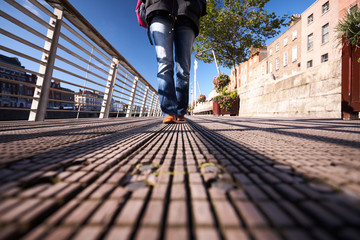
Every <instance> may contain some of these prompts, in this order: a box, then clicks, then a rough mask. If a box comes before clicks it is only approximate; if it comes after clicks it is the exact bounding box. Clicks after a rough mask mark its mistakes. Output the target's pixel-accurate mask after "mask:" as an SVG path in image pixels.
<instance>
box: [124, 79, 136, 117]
mask: <svg viewBox="0 0 360 240" xmlns="http://www.w3.org/2000/svg"><path fill="white" fill-rule="evenodd" d="M137 81H138V77H135V78H134V82H133V86H132V89H131V94H130V100H129V106H128V109H127V111H126V117H131V114H132V109H133V106H134V100H135V93H136V87H137Z"/></svg>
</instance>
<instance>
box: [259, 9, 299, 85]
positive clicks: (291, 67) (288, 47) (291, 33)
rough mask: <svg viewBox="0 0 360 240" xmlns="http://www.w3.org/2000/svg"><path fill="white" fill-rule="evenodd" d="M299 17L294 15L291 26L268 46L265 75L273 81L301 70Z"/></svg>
mask: <svg viewBox="0 0 360 240" xmlns="http://www.w3.org/2000/svg"><path fill="white" fill-rule="evenodd" d="M301 39H302V31H301V16H300V15H294V16H293V21H292V23H291V26H290V27H289V28H288V29H287V30H286V31H285V32H284V33H283V34H281V35H280V36H279V37H278V38H277V39H276V40H275V41H273V42H272V43H270V44H269V46H268V57H267V59H266V62H267V73H269V74H270V75H271V76H272V77H273V79H279V78H283V77H286V76H290V75H292V74H295V73H297V72H299V71H300V69H301Z"/></svg>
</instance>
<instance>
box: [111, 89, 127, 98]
mask: <svg viewBox="0 0 360 240" xmlns="http://www.w3.org/2000/svg"><path fill="white" fill-rule="evenodd" d="M114 92H117V93H120V94H122V95H125V96H127V97H130V95H129V94H126V93H123V92H119V91H115V90H114Z"/></svg>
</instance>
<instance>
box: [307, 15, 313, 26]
mask: <svg viewBox="0 0 360 240" xmlns="http://www.w3.org/2000/svg"><path fill="white" fill-rule="evenodd" d="M313 21H314V14H311V15H310V16H308V24H310V23H312V22H313Z"/></svg>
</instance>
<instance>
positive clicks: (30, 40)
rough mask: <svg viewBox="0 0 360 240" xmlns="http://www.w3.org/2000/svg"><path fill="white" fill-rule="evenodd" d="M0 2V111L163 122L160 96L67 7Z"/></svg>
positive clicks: (32, 0) (50, 1) (48, 1)
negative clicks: (143, 118)
mask: <svg viewBox="0 0 360 240" xmlns="http://www.w3.org/2000/svg"><path fill="white" fill-rule="evenodd" d="M0 1H1V2H2V3H1V4H0V6H2V7H1V8H0V54H1V55H0V112H1V111H3V112H9V110H11V111H23V112H27V113H28V120H29V121H42V120H44V119H45V118H63V117H89V116H99V117H100V118H108V117H119V116H127V117H130V116H159V115H160V108H159V98H158V93H157V91H156V90H155V89H154V88H153V87H152V86H151V85H150V84H149V83H148V82H147V81H146V80H145V79H144V77H142V76H141V74H140V73H139V72H138V71H137V70H136V69H135V68H134V67H133V66H132V65H131V64H130V63H129V62H128V61H127V60H126V59H125V58H124V57H123V56H122V55H121V54H120V53H119V52H118V51H117V50H116V49H115V48H114V47H113V46H112V45H111V44H110V43H109V42H108V41H107V40H106V39H105V38H104V37H103V36H102V35H101V34H100V33H99V32H98V31H97V30H96V29H95V28H94V27H93V26H92V25H91V24H90V23H89V22H88V21H87V20H86V19H85V18H84V17H83V16H82V15H81V14H80V13H79V12H78V11H77V10H76V9H75V8H74V7H73V6H72V5H71V4H70V3H69V2H68V1H67V0H45V1H43V0H42V1H40V0H39V1H38V0H29V1H28V2H27V3H24V2H21V3H22V4H21V3H19V2H20V1H19V2H18V1H15V0H0ZM49 17H50V21H49ZM48 22H49V23H48ZM44 41H45V43H44Z"/></svg>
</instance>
